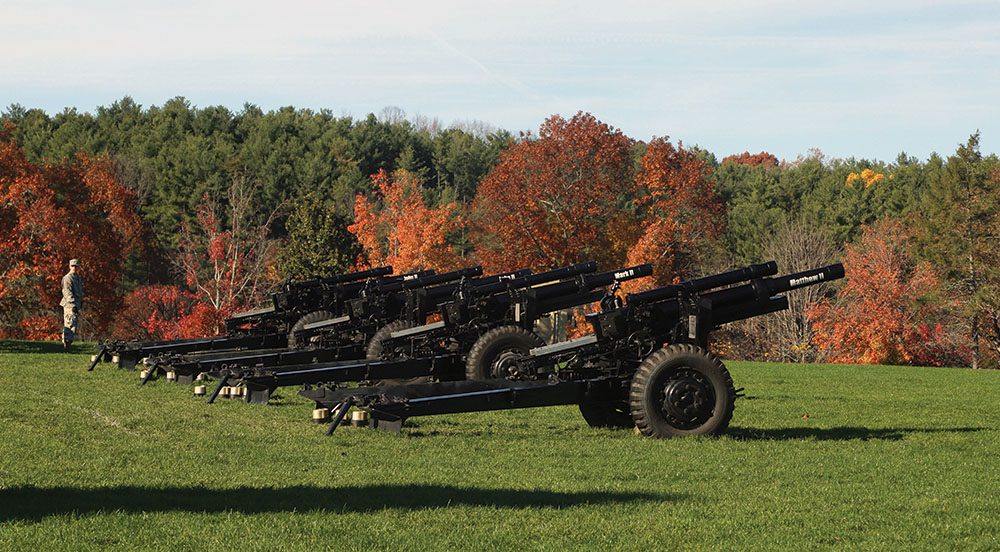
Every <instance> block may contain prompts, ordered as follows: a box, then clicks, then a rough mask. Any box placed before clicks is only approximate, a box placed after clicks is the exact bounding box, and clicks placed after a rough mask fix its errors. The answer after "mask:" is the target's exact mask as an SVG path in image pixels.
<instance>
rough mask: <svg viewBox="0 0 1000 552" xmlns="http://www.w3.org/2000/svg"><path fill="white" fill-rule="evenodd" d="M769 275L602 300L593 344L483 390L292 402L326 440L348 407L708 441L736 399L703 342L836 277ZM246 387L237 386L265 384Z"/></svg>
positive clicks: (421, 388) (755, 268) (530, 364)
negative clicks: (307, 407) (315, 415)
mask: <svg viewBox="0 0 1000 552" xmlns="http://www.w3.org/2000/svg"><path fill="white" fill-rule="evenodd" d="M776 273H777V265H776V263H774V262H770V263H764V264H760V265H751V266H748V267H745V268H742V269H737V270H733V271H730V272H725V273H722V274H717V275H713V276H708V277H705V278H700V279H696V280H691V281H687V282H683V283H680V284H675V285H669V286H665V287H661V288H657V289H653V290H650V291H646V292H641V293H634V294H629V295H628V296H626V299H625V301H624V302H622V301H620V300H606V301H604V302H603V304H602V306H603V308H602V311H601V312H599V313H595V314H592V315H589V316H588V317H587V318H588V322H589V323H590V325H591V327H592V329H593V333H592V334H590V335H587V336H584V337H582V338H579V339H575V340H571V341H567V342H563V343H556V344H552V345H547V346H539V347H535V348H532V349H531V350H530V351H512V354H510V355H507V356H506V357H504V358H497V359H495V360H494V362H493V364H492V365H490V367H491V368H492V372H491V373H490V374H489V375H490V376H491V377H492V378H493V379H481V380H474V381H447V382H438V383H423V384H417V385H413V384H411V385H381V386H379V385H366V386H361V387H354V388H347V387H335V386H332V385H321V386H316V387H311V388H307V389H303V390H302V391H300V394H301V395H303V396H305V397H307V398H309V399H311V400H313V401H315V403H316V405H317V408H322V409H329V410H330V411H331V412H332V420H333V421H332V423H331V424H330V428H329V430H328V432H332V431H333V430H334V429H336V427H337V426H338V425H339V424H340V423H341V422H342V421H343V419H344V417H345V416H346V414H347V412H348V411H349V410H350V409H351V408H352V407H356V408H360V409H363V410H365V411H367V413H368V415H369V416H370V419H371V422H370V423H371V425H372V427H377V428H381V429H390V430H398V429H399V428H400V427H401V426H402V423H403V422H404V421H405V420H406V419H408V418H412V417H415V416H426V415H436V414H449V413H459V412H473V411H486V410H500V409H514V408H529V407H542V406H555V405H572V404H577V405H579V408H580V411H581V413H582V414H583V417H584V419H585V420H586V421H587V423H589V424H590V425H592V426H600V427H633V426H634V427H636V428H638V430H639V431H640V432H641V433H642V434H643V435H646V436H650V437H657V438H665V437H673V436H680V435H715V434H719V433H721V432H723V431H724V430H725V429H726V427H727V426H728V424H729V421H730V419H731V418H732V415H733V410H734V407H735V399H736V397H737V391H736V390H735V389H734V384H733V380H732V377H731V376H730V374H729V372H728V370H727V369H726V368H725V366H724V365H723V363H722V362H721V361H720V360H719V359H718V358H717V357H716V356H715V355H713V354H712V353H711V352H709V338H710V335H711V332H712V331H713V330H714V329H715V328H718V327H719V326H721V325H723V324H726V323H729V322H733V321H736V320H743V319H747V318H751V317H754V316H760V315H763V314H767V313H771V312H777V311H780V310H785V309H787V308H788V299H787V297H785V295H784V294H785V293H787V292H789V291H792V290H794V289H797V288H801V287H805V286H810V285H815V284H818V283H821V282H826V281H831V280H835V279H839V278H842V277H843V275H844V268H843V265H841V264H833V265H829V266H825V267H821V268H816V269H812V270H806V271H803V272H798V273H794V274H789V275H785V276H780V277H771V276H773V275H774V274H776ZM726 286H731V287H726ZM421 362H424V363H426V362H428V360H427V359H423V360H421ZM251 380H252V378H251ZM251 380H248V385H254V384H256V383H258V382H264V381H266V379H264V378H261V379H258V380H254V381H251Z"/></svg>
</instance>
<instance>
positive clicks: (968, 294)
mask: <svg viewBox="0 0 1000 552" xmlns="http://www.w3.org/2000/svg"><path fill="white" fill-rule="evenodd" d="M936 176H937V178H934V179H932V180H931V182H930V183H929V185H928V187H927V189H926V192H925V194H924V197H923V205H922V207H923V209H922V214H923V216H922V217H920V218H919V228H920V232H919V238H920V244H921V253H922V255H923V256H924V257H925V258H926V259H928V260H929V261H930V262H931V263H933V265H934V267H935V268H936V269H937V270H938V272H939V274H940V275H941V276H942V277H943V278H944V279H945V281H946V282H947V283H948V287H949V290H948V291H949V294H950V295H951V296H952V297H954V298H955V299H957V300H958V309H959V311H960V313H961V314H962V316H963V317H964V318H965V320H966V323H965V326H966V331H967V335H968V338H969V341H970V344H971V346H972V358H971V360H972V367H973V368H978V367H980V366H981V365H982V361H983V355H982V351H981V345H982V343H983V340H984V339H986V341H987V344H988V346H989V349H990V350H991V351H992V352H993V353H994V361H995V360H997V359H998V358H1000V299H998V297H1000V262H998V261H1000V162H998V160H997V159H996V157H990V158H986V157H983V155H982V154H981V153H980V151H979V133H978V132H977V133H976V134H973V135H972V136H970V137H969V140H968V141H967V142H966V143H965V144H963V145H962V146H960V147H959V148H958V151H956V152H955V154H954V155H952V156H951V157H949V158H948V161H947V163H946V164H945V165H944V170H943V171H942V172H941V173H940V174H938V175H936ZM984 326H985V328H984ZM984 330H985V331H984Z"/></svg>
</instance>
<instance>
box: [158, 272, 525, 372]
mask: <svg viewBox="0 0 1000 552" xmlns="http://www.w3.org/2000/svg"><path fill="white" fill-rule="evenodd" d="M527 272H528V271H517V272H512V273H505V274H497V275H492V276H485V277H481V275H482V273H483V269H482V267H481V266H475V267H470V268H463V269H460V270H455V271H452V272H448V273H444V274H433V275H429V276H423V277H418V278H413V279H409V280H405V281H393V282H377V281H372V282H369V285H367V286H366V287H365V289H364V290H363V291H362V292H361V293H360V294H359V296H358V297H356V298H354V299H351V300H350V301H347V302H346V303H345V310H346V312H347V314H344V315H343V316H333V314H332V313H331V312H329V311H317V312H315V313H312V314H310V315H309V316H308V317H307V318H306V319H305V320H306V323H305V324H302V325H300V326H298V329H297V330H295V331H294V335H295V336H296V341H297V342H298V343H299V344H300V347H299V348H283V349H268V350H258V351H230V352H227V353H215V354H212V353H208V354H205V353H200V354H186V355H182V354H173V355H159V356H156V357H150V358H149V360H148V361H147V363H148V364H149V366H150V367H149V368H148V370H149V371H148V372H147V373H146V374H145V376H144V377H143V380H142V384H145V383H146V381H148V380H149V379H150V378H151V377H153V376H154V375H155V374H156V373H157V372H159V371H164V372H168V373H170V372H172V373H173V374H174V377H175V378H176V380H177V381H179V382H181V383H190V382H191V381H192V380H193V379H194V378H195V377H196V376H197V375H198V374H201V373H209V374H218V373H219V372H220V371H221V370H228V371H231V372H232V371H236V370H240V369H248V368H261V367H280V366H283V365H301V364H315V363H321V362H331V361H338V360H349V359H350V360H357V359H360V358H363V357H364V356H365V353H366V350H367V347H368V345H369V342H370V341H371V339H372V338H373V336H374V335H375V334H376V333H377V332H378V330H379V328H381V327H383V326H384V325H385V324H386V323H388V322H390V321H394V320H402V321H406V322H408V323H409V324H410V325H415V324H422V323H423V322H425V321H426V320H427V317H428V315H430V314H431V313H433V312H434V311H436V310H437V307H438V305H439V304H440V303H441V302H443V301H446V300H448V299H449V298H450V296H451V294H452V293H453V292H454V290H455V289H456V288H457V287H458V285H459V284H458V283H455V282H456V281H461V282H464V283H463V284H462V285H465V286H468V287H472V288H475V287H477V286H481V285H490V284H494V283H497V282H501V281H503V280H504V279H509V278H515V277H518V276H523V275H525V273H527ZM307 345H308V346H307Z"/></svg>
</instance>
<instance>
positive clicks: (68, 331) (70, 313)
mask: <svg viewBox="0 0 1000 552" xmlns="http://www.w3.org/2000/svg"><path fill="white" fill-rule="evenodd" d="M74 264H77V265H78V264H79V262H78V261H76V259H73V260H72V261H70V265H71V266H72V265H74ZM59 304H60V305H62V308H63V335H62V340H63V343H65V344H67V345H69V344H70V343H72V342H73V338H74V337H76V332H77V329H78V327H79V324H80V310H81V309H83V278H81V277H80V275H79V274H75V273H74V272H73V271H72V270H70V271H69V272H68V273H67V274H66V275H65V276H63V279H62V301H60V302H59Z"/></svg>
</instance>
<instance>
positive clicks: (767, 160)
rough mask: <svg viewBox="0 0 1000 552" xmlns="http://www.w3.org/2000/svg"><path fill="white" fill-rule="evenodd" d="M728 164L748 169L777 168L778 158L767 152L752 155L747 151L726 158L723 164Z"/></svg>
mask: <svg viewBox="0 0 1000 552" xmlns="http://www.w3.org/2000/svg"><path fill="white" fill-rule="evenodd" d="M726 163H735V164H737V165H746V166H748V167H757V166H764V167H777V166H778V158H777V157H775V156H774V155H772V154H770V153H767V152H766V151H762V152H760V153H750V152H749V151H745V152H743V153H739V154H736V155H730V156H727V157H724V158H723V159H722V163H721V164H722V165H725V164H726Z"/></svg>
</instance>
